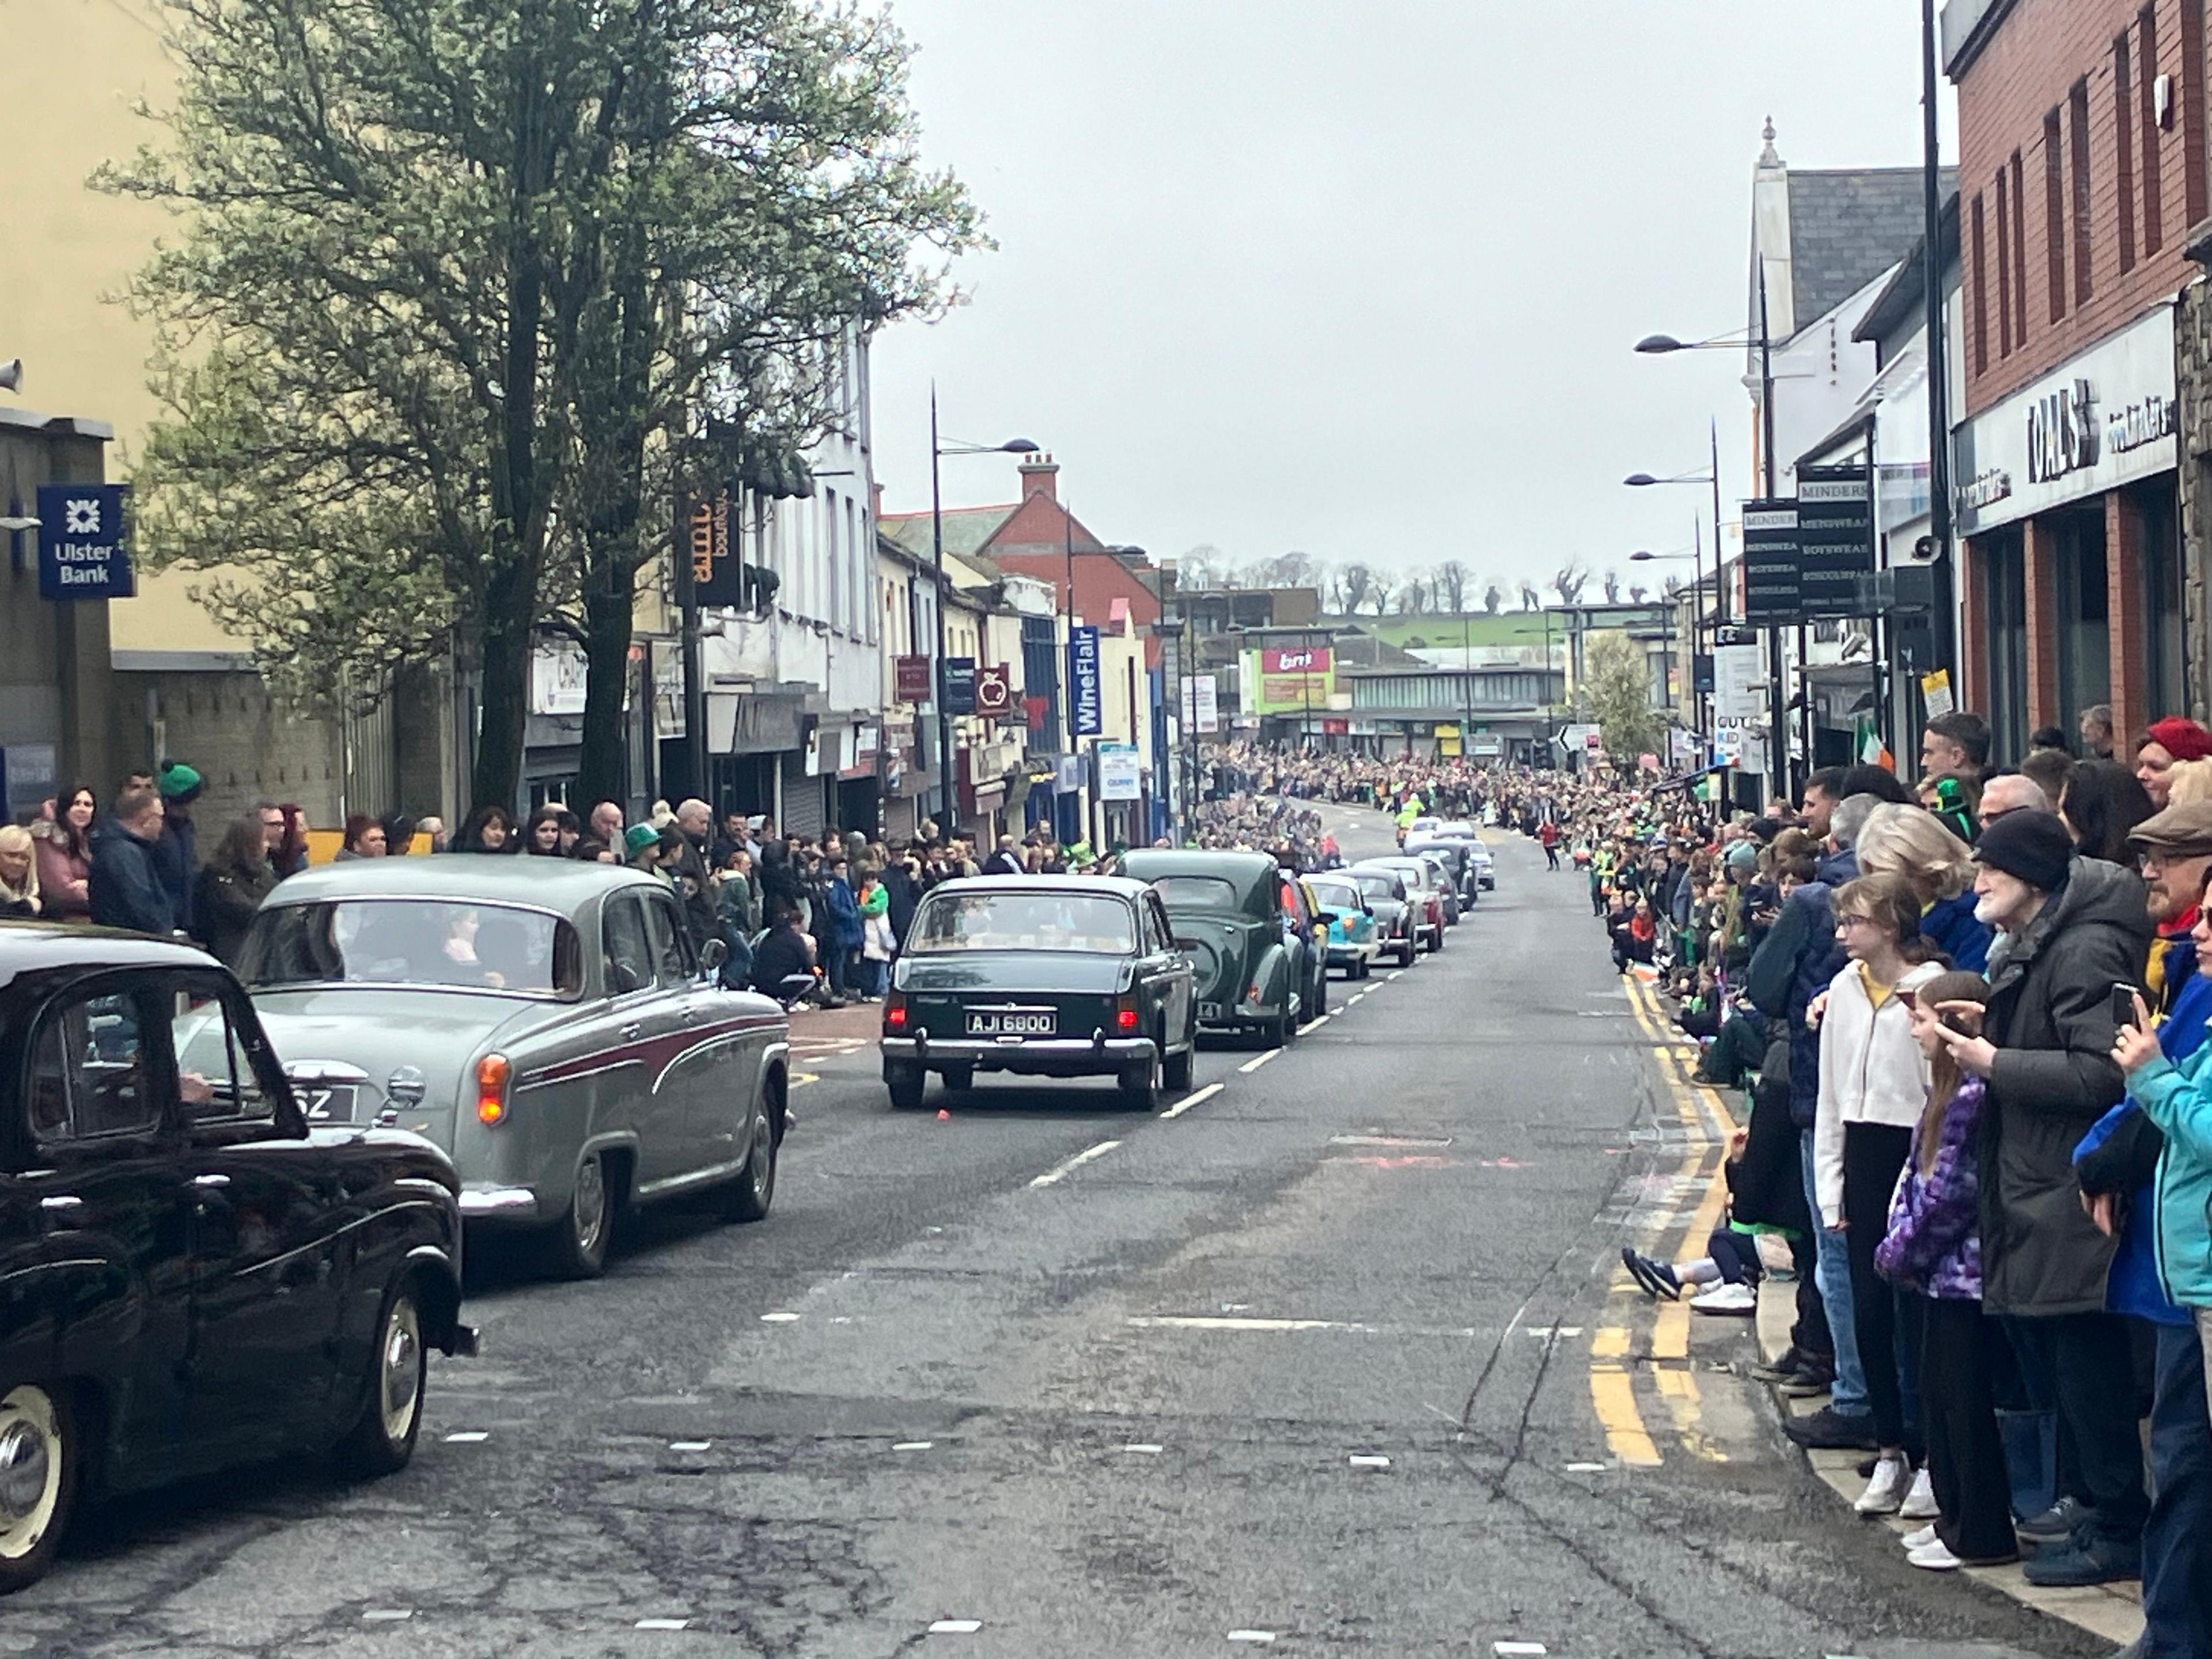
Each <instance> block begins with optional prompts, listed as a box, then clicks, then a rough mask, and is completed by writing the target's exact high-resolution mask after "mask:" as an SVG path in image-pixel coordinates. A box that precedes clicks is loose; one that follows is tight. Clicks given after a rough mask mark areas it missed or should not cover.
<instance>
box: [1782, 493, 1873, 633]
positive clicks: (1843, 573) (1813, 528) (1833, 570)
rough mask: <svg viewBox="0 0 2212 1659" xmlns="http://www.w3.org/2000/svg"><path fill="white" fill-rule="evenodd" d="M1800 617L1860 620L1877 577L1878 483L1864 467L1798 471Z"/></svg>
mask: <svg viewBox="0 0 2212 1659" xmlns="http://www.w3.org/2000/svg"><path fill="white" fill-rule="evenodd" d="M1797 547H1798V556H1797V596H1798V611H1799V614H1800V615H1802V616H1806V617H1857V616H1860V615H1863V614H1864V613H1863V609H1862V607H1861V606H1860V605H1859V597H1858V596H1859V582H1860V580H1861V579H1862V578H1863V577H1866V576H1870V575H1872V574H1874V565H1875V560H1874V478H1873V475H1872V472H1871V471H1870V469H1869V468H1867V467H1864V466H1800V467H1799V468H1798V469H1797Z"/></svg>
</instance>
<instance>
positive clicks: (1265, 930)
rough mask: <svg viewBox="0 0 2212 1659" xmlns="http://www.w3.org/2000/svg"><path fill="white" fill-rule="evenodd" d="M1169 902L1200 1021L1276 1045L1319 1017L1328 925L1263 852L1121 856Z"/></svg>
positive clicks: (1166, 851)
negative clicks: (1193, 979)
mask: <svg viewBox="0 0 2212 1659" xmlns="http://www.w3.org/2000/svg"><path fill="white" fill-rule="evenodd" d="M1121 867H1122V869H1123V871H1124V872H1126V873H1127V874H1128V875H1131V876H1133V877H1135V878H1137V879H1138V880H1139V881H1142V882H1146V883H1149V884H1151V886H1152V890H1154V891H1155V892H1157V893H1158V895H1159V896H1160V898H1161V900H1162V901H1163V902H1164V903H1165V904H1166V906H1167V912H1168V920H1169V921H1170V922H1172V923H1173V924H1174V926H1175V940H1176V944H1177V945H1179V946H1180V947H1182V950H1183V951H1185V952H1186V953H1187V954H1188V956H1189V957H1190V959H1191V964H1192V967H1193V969H1194V971H1195V973H1196V975H1197V981H1198V1023H1199V1025H1200V1029H1201V1030H1209V1031H1232V1032H1236V1033H1238V1034H1240V1035H1250V1034H1256V1035H1258V1036H1260V1037H1261V1038H1262V1039H1263V1040H1265V1041H1267V1042H1274V1043H1277V1044H1282V1043H1287V1042H1291V1041H1292V1040H1293V1039H1294V1038H1295V1037H1296V1036H1297V1032H1298V1027H1299V1026H1301V1025H1303V1024H1305V1022H1306V1021H1307V1020H1309V1019H1310V1018H1313V1017H1314V1016H1315V1015H1316V1014H1318V1013H1320V1012H1322V1002H1323V1000H1324V999H1325V998H1326V997H1327V995H1328V992H1327V989H1326V988H1325V987H1326V981H1327V976H1328V958H1327V956H1326V948H1327V947H1326V944H1325V942H1324V943H1323V944H1322V945H1321V946H1320V947H1318V948H1317V947H1316V943H1315V938H1314V930H1315V927H1316V925H1318V927H1320V929H1321V931H1322V938H1323V940H1324V941H1325V940H1326V937H1327V933H1328V922H1327V921H1323V920H1322V919H1321V918H1319V917H1317V916H1316V915H1312V914H1310V912H1308V911H1307V910H1306V908H1305V906H1304V904H1303V902H1301V900H1300V896H1299V894H1298V890H1297V878H1296V877H1295V876H1292V875H1291V874H1290V872H1287V871H1285V870H1282V869H1280V868H1279V867H1278V866H1276V863H1275V860H1273V859H1272V858H1270V857H1268V856H1267V854H1265V853H1231V852H1206V851H1203V850H1188V851H1183V850H1176V849H1172V848H1145V849H1142V850H1139V851H1133V852H1131V853H1130V854H1127V856H1126V857H1125V858H1124V859H1123V860H1121Z"/></svg>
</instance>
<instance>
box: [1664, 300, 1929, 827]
mask: <svg viewBox="0 0 2212 1659" xmlns="http://www.w3.org/2000/svg"><path fill="white" fill-rule="evenodd" d="M1929 263H1930V264H1933V263H1935V262H1934V261H1932V260H1931V261H1930V262H1929ZM1753 348H1756V349H1757V350H1758V352H1759V470H1760V490H1761V493H1762V494H1763V495H1764V496H1765V498H1766V499H1767V500H1769V501H1771V500H1772V499H1773V498H1774V492H1775V489H1776V488H1777V485H1776V483H1775V477H1776V475H1775V468H1774V331H1773V327H1772V325H1771V323H1770V322H1769V320H1768V318H1767V313H1766V261H1765V258H1763V257H1762V258H1760V260H1759V327H1758V330H1757V331H1755V332H1750V333H1744V334H1717V335H1715V336H1714V337H1712V338H1711V339H1709V340H1679V339H1676V338H1675V337H1674V336H1673V335H1671V334H1647V335H1645V336H1644V337H1643V338H1642V339H1640V340H1638V342H1637V343H1636V349H1637V352H1638V355H1640V356H1646V357H1663V356H1670V355H1672V354H1673V353H1674V352H1678V351H1746V350H1750V349H1753ZM1713 430H1714V436H1713V440H1712V442H1713V538H1714V541H1713V560H1714V563H1715V566H1716V567H1717V566H1718V564H1719V562H1720V539H1719V538H1720V489H1721V487H1720V471H1721V466H1720V439H1719V436H1718V422H1714V423H1713ZM1646 476H1647V475H1645V474H1643V473H1638V474H1637V475H1636V478H1643V477H1646ZM1636 478H1632V479H1631V480H1630V481H1629V482H1630V483H1635V482H1636ZM1652 482H1654V483H1657V482H1662V481H1661V480H1656V479H1655V480H1652ZM1798 655H1799V659H1800V660H1801V661H1802V659H1803V656H1804V653H1803V651H1802V649H1801V650H1800V651H1799V653H1798ZM1766 678H1767V691H1766V701H1767V705H1768V707H1767V721H1768V733H1767V745H1768V747H1769V748H1770V749H1771V750H1773V752H1772V754H1771V755H1770V756H1769V757H1768V760H1767V766H1768V772H1769V776H1770V778H1771V781H1772V784H1773V787H1774V793H1776V794H1777V795H1786V794H1788V793H1789V792H1790V726H1789V712H1788V710H1786V709H1785V708H1784V707H1783V695H1782V694H1783V684H1782V681H1783V673H1782V629H1781V628H1780V627H1779V626H1775V625H1770V626H1769V628H1768V629H1767V634H1766ZM1811 759H1812V753H1811V744H1810V742H1809V738H1808V744H1807V752H1806V760H1807V762H1808V763H1810V761H1811Z"/></svg>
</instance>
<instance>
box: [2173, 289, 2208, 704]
mask: <svg viewBox="0 0 2212 1659" xmlns="http://www.w3.org/2000/svg"><path fill="white" fill-rule="evenodd" d="M2174 336H2175V353H2176V356H2177V358H2178V362H2176V365H2175V378H2176V381H2177V384H2178V386H2179V391H2180V401H2181V572H2182V592H2183V599H2184V604H2185V606H2186V614H2187V617H2188V625H2187V641H2186V655H2187V659H2188V665H2189V669H2188V679H2189V701H2190V713H2191V714H2193V715H2195V716H2196V718H2197V719H2198V720H2203V719H2205V718H2206V709H2207V703H2206V682H2207V680H2208V678H2212V610H2208V596H2207V593H2206V586H2205V561H2206V558H2207V556H2208V554H2212V285H2208V284H2207V283H2204V282H2203V281H2201V280H2200V281H2198V282H2196V283H2191V285H2190V286H2189V287H2187V288H2185V289H2183V290H2182V292H2181V297H2180V301H2179V304H2178V305H2177V306H2176V307H2175V312H2174Z"/></svg>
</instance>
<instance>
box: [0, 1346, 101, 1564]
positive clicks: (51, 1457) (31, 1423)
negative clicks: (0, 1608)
mask: <svg viewBox="0 0 2212 1659" xmlns="http://www.w3.org/2000/svg"><path fill="white" fill-rule="evenodd" d="M81 1465H82V1457H81V1453H80V1449H79V1448H78V1446H77V1434H76V1414H75V1413H74V1412H73V1410H72V1409H71V1406H70V1398H69V1396H68V1395H66V1394H64V1393H62V1392H61V1391H59V1390H58V1389H47V1388H46V1387H44V1386H43V1385H41V1384H39V1383H15V1384H14V1385H13V1386H12V1387H9V1388H8V1389H7V1390H6V1392H5V1393H0V1595H13V1594H14V1593H15V1591H17V1590H19V1589H26V1588H27V1587H28V1586H29V1585H32V1584H34V1583H37V1582H38V1581H39V1580H40V1578H42V1577H45V1576H46V1569H47V1568H48V1567H50V1566H52V1565H53V1559H54V1553H55V1551H57V1550H58V1549H59V1548H60V1547H61V1539H62V1534H63V1532H64V1530H66V1529H67V1528H68V1526H69V1519H70V1510H72V1509H74V1508H75V1507H76V1493H77V1483H78V1480H79V1470H80V1468H81Z"/></svg>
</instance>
